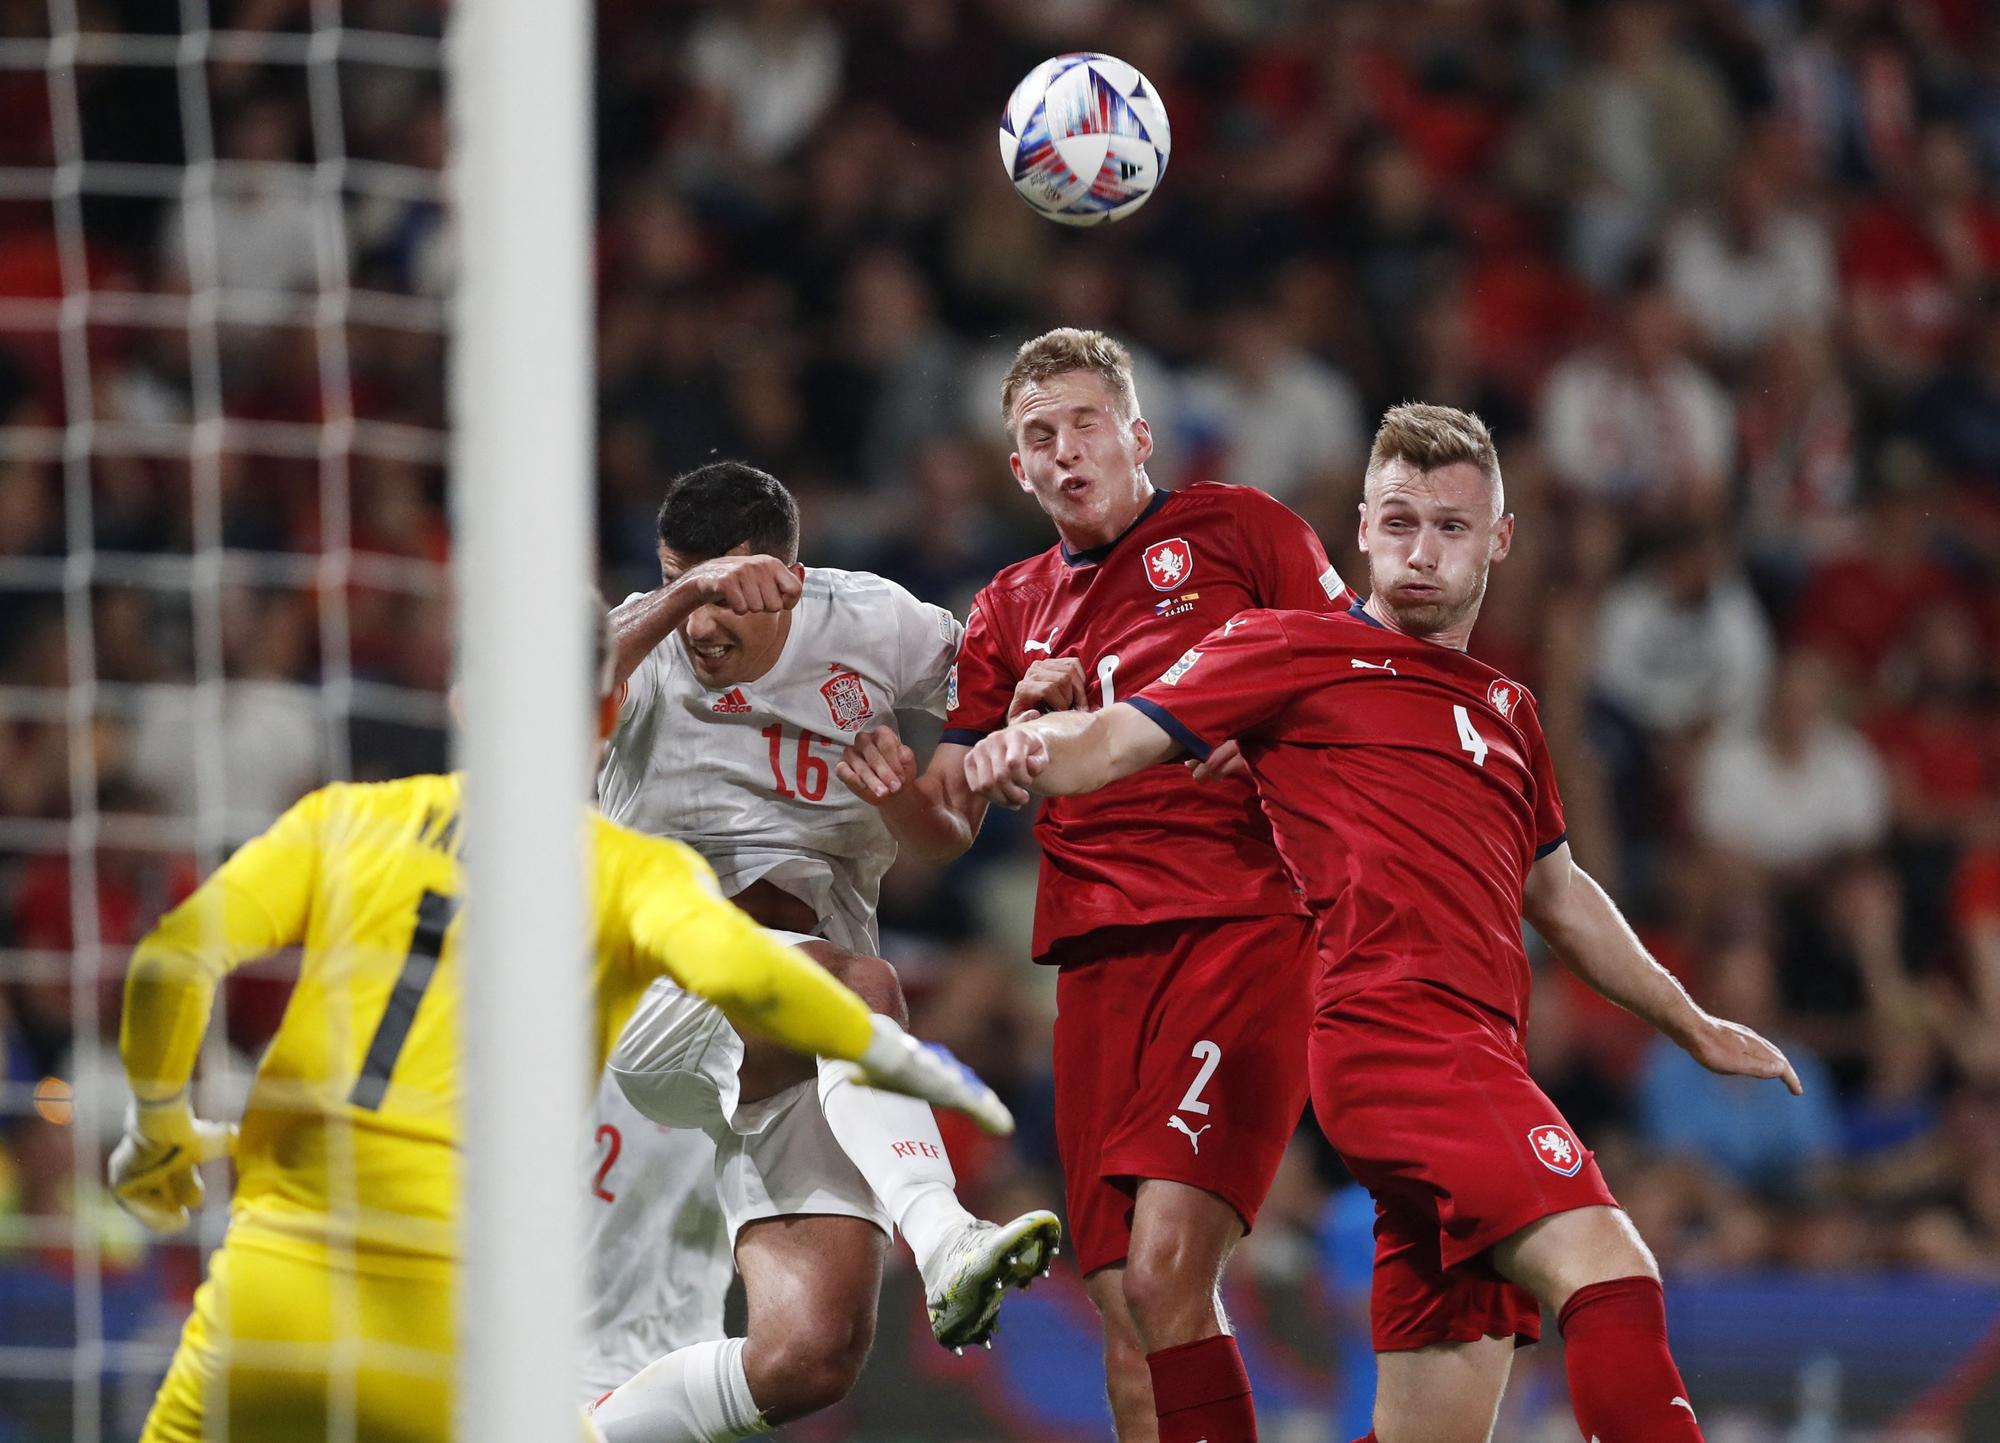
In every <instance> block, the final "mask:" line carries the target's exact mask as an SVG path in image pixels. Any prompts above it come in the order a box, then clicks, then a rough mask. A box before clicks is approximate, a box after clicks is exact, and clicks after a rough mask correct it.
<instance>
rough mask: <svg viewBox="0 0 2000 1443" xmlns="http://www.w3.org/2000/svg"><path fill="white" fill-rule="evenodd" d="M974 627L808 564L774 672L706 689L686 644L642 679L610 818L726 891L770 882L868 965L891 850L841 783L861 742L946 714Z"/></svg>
mask: <svg viewBox="0 0 2000 1443" xmlns="http://www.w3.org/2000/svg"><path fill="white" fill-rule="evenodd" d="M963 631H964V628H963V627H962V626H961V625H960V624H959V622H958V619H957V618H956V617H954V616H953V615H952V614H951V613H950V612H948V611H946V610H945V609H944V608H943V607H939V606H932V605H930V604H928V603H926V602H922V601H919V600H917V598H916V597H914V596H912V595H911V594H910V593H909V592H908V591H907V590H905V589H904V588H903V587H901V586H898V585H897V584H896V583H895V582H893V581H889V580H886V579H885V578H883V577H880V576H874V575H871V574H869V573H867V572H865V571H838V570H834V569H832V568H829V567H818V566H814V567H808V568H806V574H805V590H804V594H803V595H802V596H800V598H799V602H798V605H797V606H795V607H794V608H793V609H792V625H791V630H790V632H789V633H788V634H787V636H786V638H785V644H784V649H783V651H782V652H781V653H780V654H779V657H778V660H777V662H776V664H775V665H773V666H772V668H771V670H770V671H768V672H766V673H765V674H764V675H763V676H761V677H759V678H758V679H757V680H755V681H751V682H745V683H743V684H742V685H740V686H733V687H725V688H722V689H720V690H712V689H710V688H709V687H708V686H707V685H706V684H705V683H704V682H703V681H702V680H701V679H700V677H699V676H698V675H697V674H696V672H695V670H694V667H693V665H692V664H691V663H690V661H689V660H688V656H687V650H686V648H685V646H684V645H683V644H682V642H681V639H680V637H679V636H678V635H670V636H668V637H667V639H666V640H665V641H663V642H661V643H660V645H659V646H657V647H656V648H654V650H653V651H652V653H651V654H650V655H648V656H647V657H646V658H645V660H643V661H642V662H640V663H639V667H638V669H637V670H636V671H634V672H633V673H632V677H631V680H630V682H629V683H628V685H627V691H626V696H625V700H624V705H623V707H622V709H621V710H620V713H619V718H618V726H617V729H616V730H615V731H613V732H612V734H611V741H610V743H609V745H608V746H606V748H605V752H604V763H603V766H602V768H601V769H600V770H599V772H598V776H597V796H598V804H599V805H600V806H601V807H602V808H603V809H604V812H605V814H606V815H608V816H609V817H610V818H611V819H612V820H613V821H616V822H622V823H623V824H625V825H626V826H628V827H632V828H635V829H636V830H638V831H641V832H646V833H650V834H652V835H654V836H663V837H675V838H678V839H679V840H680V841H683V842H686V843H687V844H688V845H689V846H691V847H693V848H694V849H695V850H696V851H698V852H700V853H701V855H702V856H703V857H704V858H706V859H707V861H708V863H709V865H710V866H712V867H714V868H715V871H716V875H717V877H718V878H719V879H720V881H721V883H722V890H723V892H724V894H725V895H730V896H733V895H735V894H736V893H737V892H740V891H742V890H743V889H744V888H745V887H747V886H749V885H750V884H751V883H752V882H756V881H760V880H761V881H768V882H770V883H771V884H772V885H774V886H777V887H781V888H783V889H784V890H785V891H787V892H789V893H791V894H792V895H793V896H795V897H797V898H799V899H800V900H801V901H803V902H804V903H806V905H807V906H809V907H811V908H812V909H813V915H814V916H815V917H817V918H818V919H819V923H820V927H821V929H822V931H823V934H824V935H825V936H826V938H827V940H829V941H831V942H835V943H838V944H839V945H840V946H843V947H847V948H850V949H852V950H853V951H857V952H868V953H873V952H875V951H877V950H878V948H879V943H878V941H877V938H876V929H875V903H876V898H877V896H878V894H879V893H880V890H881V882H882V874H883V872H885V871H887V870H888V867H889V864H890V863H891V862H892V861H894V860H895V856H896V844H895V842H894V841H893V840H892V839H891V838H890V836H889V830H888V828H887V827H885V826H884V825H883V824H882V819H881V817H880V816H879V815H877V813H876V810H875V808H873V807H871V806H869V805H868V804H867V803H866V802H864V801H862V800H861V799H860V798H859V797H857V796H855V795H854V794H853V793H852V792H850V791H848V790H847V788H846V787H844V786H842V785H841V784H840V780H839V778H837V777H835V776H834V774H833V768H834V764H835V763H836V762H838V761H839V760H840V754H841V752H842V751H844V750H845V749H846V747H847V745H848V743H849V742H851V741H853V740H854V738H855V737H856V735H858V734H859V733H861V732H863V731H866V730H868V729H869V728H871V727H877V726H893V725H895V713H896V712H897V711H898V710H922V711H928V712H932V713H935V714H936V715H939V716H942V715H943V714H944V710H945V688H946V682H947V679H948V677H949V676H950V674H951V667H952V662H953V661H954V659H955V658H956V657H957V655H958V642H959V637H960V635H961V634H962V633H963Z"/></svg>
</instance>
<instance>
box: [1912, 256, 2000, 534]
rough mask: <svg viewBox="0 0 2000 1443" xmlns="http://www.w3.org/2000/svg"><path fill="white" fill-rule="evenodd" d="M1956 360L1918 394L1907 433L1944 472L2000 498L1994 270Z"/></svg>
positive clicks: (1998, 302) (1999, 361)
mask: <svg viewBox="0 0 2000 1443" xmlns="http://www.w3.org/2000/svg"><path fill="white" fill-rule="evenodd" d="M1994 286H1995V289H1994V290H1993V291H1991V292H1990V293H1989V294H1988V295H1987V297H1986V300H1985V303H1984V304H1983V305H1982V306H1981V307H1980V309H1979V312H1978V315H1977V316H1976V317H1975V318H1974V320H1973V323H1972V325H1971V326H1970V327H1969V328H1968V331H1967V335H1966V338H1965V340H1964V342H1963V343H1962V344H1961V345H1960V347H1959V350H1958V357H1957V359H1956V360H1955V361H1954V362H1953V363H1952V364H1951V365H1949V366H1947V367H1945V369H1944V370H1943V371H1942V372H1941V373H1940V374H1939V375H1938V378H1937V379H1936V381H1934V382H1933V383H1932V384H1931V385H1930V387H1929V388H1928V389H1926V390H1925V391H1924V392H1923V394H1922V395H1920V396H1918V397H1917V399H1916V403H1915V405H1914V407H1913V408H1912V411H1913V414H1912V428H1911V429H1912V432H1913V434H1915V435H1916V436H1917V437H1919V438H1920V439H1921V441H1922V444H1923V445H1924V446H1925V447H1926V448H1927V449H1928V450H1929V452H1930V454H1931V459H1932V460H1933V461H1934V462H1935V463H1936V465H1937V467H1938V470H1939V471H1941V472H1942V473H1944V474H1945V475H1946V476H1949V477H1952V478H1955V479H1959V480H1964V481H1971V482H1977V483H1979V484H1980V485H1982V486H1983V487H1985V488H1986V491H1987V493H1988V495H1989V496H1990V497H1995V498H2000V273H1996V276H1995V278H1994Z"/></svg>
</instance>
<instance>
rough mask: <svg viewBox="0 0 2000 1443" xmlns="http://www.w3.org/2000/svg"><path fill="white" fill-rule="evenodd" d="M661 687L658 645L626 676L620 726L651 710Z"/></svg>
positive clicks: (634, 595) (638, 593) (637, 593)
mask: <svg viewBox="0 0 2000 1443" xmlns="http://www.w3.org/2000/svg"><path fill="white" fill-rule="evenodd" d="M643 595H645V593H644V592H642V591H635V592H633V593H632V594H631V595H630V596H628V597H626V598H625V600H626V601H628V602H629V601H636V600H637V599H638V598H639V597H641V596H643ZM662 644H663V645H664V644H665V643H662ZM660 687H661V667H660V648H659V647H657V646H656V647H654V648H653V649H652V650H651V651H649V652H647V653H646V654H645V655H644V656H642V657H640V658H639V664H638V665H637V666H636V667H634V668H633V669H632V674H631V675H630V676H628V677H626V678H625V694H624V696H622V697H621V698H619V701H618V725H619V727H620V728H623V727H624V726H626V725H627V724H628V723H629V722H631V721H632V720H633V719H634V718H635V717H639V716H642V715H644V714H645V713H647V712H649V711H651V710H652V708H653V706H654V704H655V703H656V702H657V701H658V700H659V698H660Z"/></svg>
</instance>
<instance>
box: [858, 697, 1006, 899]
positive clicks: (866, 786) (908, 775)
mask: <svg viewBox="0 0 2000 1443" xmlns="http://www.w3.org/2000/svg"><path fill="white" fill-rule="evenodd" d="M968 750H970V748H967V747H963V746H960V745H958V744H957V743H956V742H939V743H938V747H937V750H936V751H934V752H932V753H931V760H930V765H929V766H927V767H925V768H924V770H923V773H922V775H919V774H918V772H917V754H916V753H915V752H913V751H911V750H910V748H909V747H908V746H907V745H905V744H904V742H903V739H902V738H901V737H900V736H898V735H897V734H896V729H895V728H894V727H874V728H872V729H870V730H868V731H865V732H863V733H861V735H860V736H858V737H856V738H855V739H854V741H853V742H852V743H851V744H849V746H848V748H847V750H846V751H845V752H843V753H842V754H841V758H840V760H839V761H838V762H837V763H835V764H834V769H833V771H834V775H835V776H837V777H839V778H840V780H841V783H842V785H844V786H845V787H846V788H847V789H848V790H849V791H850V792H853V793H854V795H855V796H857V797H859V798H861V800H862V801H864V802H866V803H868V805H870V806H871V807H874V808H876V809H877V810H878V811H880V812H881V813H882V822H883V825H885V826H887V827H888V829H889V835H890V836H892V837H894V838H895V839H896V845H897V846H899V847H902V848H904V849H905V850H907V851H908V852H909V853H910V855H911V856H913V857H915V858H917V859H918V860H919V861H923V862H930V863H932V864H933V865H941V864H943V863H945V862H950V861H954V860H956V859H957V858H959V857H961V856H963V855H964V854H965V853H966V851H967V850H968V849H969V848H970V847H971V846H972V839H973V838H974V837H977V836H978V835H979V824H980V823H981V822H983V821H985V820H986V798H984V797H982V796H978V795H976V794H975V793H974V792H973V791H972V789H971V788H970V787H968V786H966V784H965V754H966V752H967V751H968Z"/></svg>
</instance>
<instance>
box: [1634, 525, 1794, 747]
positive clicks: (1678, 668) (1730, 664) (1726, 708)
mask: <svg viewBox="0 0 2000 1443" xmlns="http://www.w3.org/2000/svg"><path fill="white" fill-rule="evenodd" d="M1772 656H1773V643H1772V638H1771V628H1770V624H1769V623H1768V622H1767V621H1766V620H1765V619H1764V614H1763V612H1762V611H1761V610H1760V609H1759V608H1758V605H1757V600H1756V597H1755V596H1753V595H1752V594H1751V591H1750V587H1749V584H1748V583H1747V582H1745V581H1744V579H1743V577H1742V576H1741V574H1740V573H1738V572H1737V571H1736V570H1735V569H1734V567H1733V566H1732V564H1731V561H1730V556H1729V551H1728V548H1727V546H1726V545H1725V543H1724V541H1723V539H1722V537H1721V536H1720V535H1719V534H1718V533H1716V532H1714V531H1712V530H1708V529H1706V528H1700V527H1690V528H1684V529H1680V530H1677V531H1674V532H1671V533H1669V534H1668V535H1667V536H1666V537H1664V538H1663V539H1662V540H1661V541H1660V542H1659V543H1658V545H1657V547H1656V549H1655V550H1654V552H1653V554H1652V556H1651V557H1650V558H1648V560H1647V561H1646V563H1645V565H1644V566H1643V567H1642V568H1641V569H1639V570H1638V571H1637V572H1636V573H1634V574H1633V575H1631V576H1629V577H1627V578H1626V579H1625V580H1623V581H1621V582H1619V583H1618V584H1617V585H1615V586H1613V587H1612V588H1611V591H1610V592H1609V593H1608V594H1607V595H1606V596H1605V598H1604V606H1603V610H1602V612H1601V613H1600V615H1599V619H1598V629H1597V667H1596V673H1595V676H1596V685H1597V690H1598V693H1599V694H1600V696H1602V697H1603V699H1604V700H1605V701H1607V702H1609V703H1610V704H1611V705H1612V706H1613V707H1615V708H1616V709H1617V710H1618V711H1619V712H1620V713H1621V714H1622V715H1624V716H1625V717H1627V718H1629V719H1630V720H1631V721H1632V722H1633V723H1635V724H1636V725H1637V726H1638V727H1639V728H1640V729H1641V730H1642V731H1644V732H1646V733H1649V734H1653V735H1660V734H1665V733H1674V732H1681V731H1685V730H1687V729H1690V728H1695V727H1701V726H1705V725H1710V724H1713V723H1718V722H1720V723H1724V724H1726V725H1730V726H1735V727H1741V726H1743V725H1744V724H1746V723H1748V722H1749V721H1750V720H1751V719H1752V718H1754V717H1755V716H1756V715H1757V713H1758V712H1759V710H1760V709H1761V708H1762V707H1763V704H1764V696H1765V691H1766V688H1767V687H1768V686H1769V683H1770V674H1771V665H1772Z"/></svg>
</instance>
